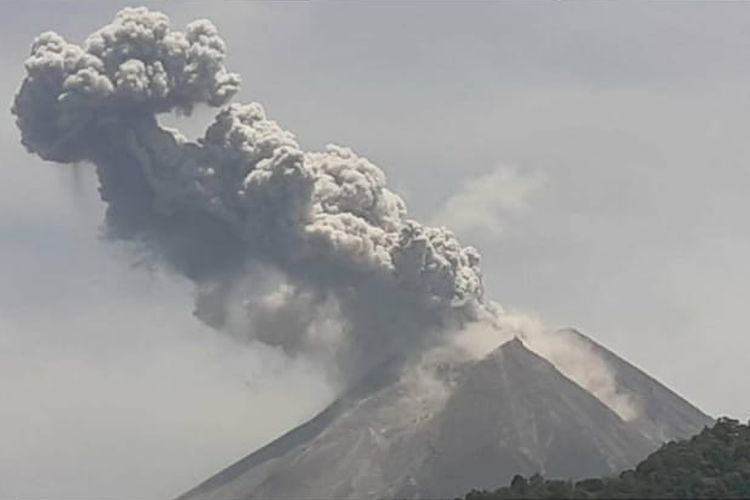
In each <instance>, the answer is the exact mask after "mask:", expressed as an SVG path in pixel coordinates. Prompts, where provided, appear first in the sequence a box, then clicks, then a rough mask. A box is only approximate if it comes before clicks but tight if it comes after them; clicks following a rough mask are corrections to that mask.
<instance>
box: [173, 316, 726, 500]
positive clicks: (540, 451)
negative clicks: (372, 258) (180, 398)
mask: <svg viewBox="0 0 750 500" xmlns="http://www.w3.org/2000/svg"><path fill="white" fill-rule="evenodd" d="M556 335H559V336H562V337H566V338H568V339H570V340H571V341H574V342H578V343H583V344H584V345H586V346H587V347H588V348H589V349H590V350H591V352H594V353H595V354H596V355H597V356H599V357H600V359H602V360H604V361H605V362H606V363H607V365H608V367H609V368H610V370H611V371H612V372H613V374H614V378H615V381H616V384H617V390H618V392H620V393H622V394H624V395H626V396H628V397H629V398H631V400H632V401H633V402H634V404H635V405H636V407H637V408H638V412H637V416H635V417H633V418H630V419H628V420H625V419H623V418H622V417H621V416H619V415H618V413H616V412H615V411H613V410H612V409H610V408H609V407H608V406H607V405H605V404H604V403H603V402H602V401H600V400H599V399H597V397H595V396H594V395H593V394H592V393H590V392H588V391H587V390H585V389H584V388H583V387H582V386H580V385H578V384H576V383H575V382H574V381H573V380H571V379H569V378H567V377H566V376H565V375H563V374H562V373H561V372H560V371H559V370H558V369H557V368H556V367H555V366H553V364H552V363H550V362H549V361H547V360H546V359H544V358H543V357H541V356H539V355H538V354H536V353H535V352H533V351H532V350H531V349H529V348H528V347H527V346H526V345H525V344H524V342H523V341H522V340H520V339H518V338H515V339H513V340H510V341H508V342H506V343H505V344H503V345H501V346H500V347H498V348H497V349H495V350H494V351H493V352H491V353H490V354H488V355H487V356H485V357H483V358H481V359H479V360H463V361H460V362H456V361H448V360H450V359H451V358H450V357H449V356H445V355H444V354H445V353H444V352H441V351H440V350H436V351H432V352H430V353H429V354H427V355H425V357H424V359H423V360H422V361H421V362H420V363H417V364H415V365H412V366H409V367H408V368H406V369H403V370H401V371H400V372H399V373H398V374H396V375H394V376H391V377H382V376H380V377H377V378H373V377H371V378H370V379H369V380H367V379H366V380H364V381H363V382H362V383H361V384H360V386H359V387H357V388H356V389H355V390H353V391H351V392H350V393H348V394H346V395H344V396H342V397H341V398H340V399H338V400H337V401H335V402H334V403H333V404H331V405H330V406H329V407H328V408H326V409H325V410H324V411H323V412H321V413H320V414H318V415H317V416H316V417H314V418H313V419H311V420H310V421H308V422H307V423H305V424H303V425H301V426H299V427H297V428H295V429H293V430H291V431H290V432H288V433H286V434H285V435H283V436H281V437H280V438H278V439H276V440H275V441H273V442H271V443H270V444H268V445H267V446H265V447H263V448H261V449H259V450H257V451H255V452H253V453H251V454H250V455H248V456H247V457H245V458H244V459H242V460H240V461H239V462H237V463H235V464H234V465H232V466H230V467H228V468H227V469H225V470H223V471H221V472H219V473H218V474H216V475H215V476H213V477H211V478H210V479H208V480H207V481H205V482H203V483H202V484H200V485H198V486H197V487H195V488H194V489H192V490H190V491H188V492H187V493H185V494H184V495H182V496H180V497H179V499H178V500H230V499H231V500H240V499H242V500H250V499H286V500H293V499H315V498H320V499H350V498H357V499H360V498H372V499H376V498H452V497H456V496H461V495H463V494H465V493H466V492H468V491H469V490H471V489H472V488H496V487H498V486H499V485H501V484H505V483H507V482H508V481H509V480H510V479H511V478H512V476H513V475H515V474H524V475H530V474H533V473H536V472H539V473H542V474H544V475H545V476H547V477H558V478H571V479H575V478H580V477H584V476H592V475H602V474H611V473H615V472H617V471H619V470H622V469H625V468H628V467H631V466H633V465H635V464H636V463H637V462H638V461H640V460H641V459H643V458H644V457H645V456H646V455H647V454H648V453H650V452H652V451H654V450H655V449H656V448H657V447H659V445H661V444H662V443H663V442H665V441H667V440H671V439H678V438H683V437H687V436H689V435H691V434H694V433H696V432H698V431H700V430H701V429H702V428H703V427H704V426H706V425H709V424H710V423H711V422H712V419H711V418H710V417H709V416H707V415H706V414H704V413H703V412H701V411H700V410H698V409H697V408H695V407H694V406H693V405H691V404H690V403H688V402H687V401H685V400H684V399H682V398H681V397H680V396H678V395H677V394H675V393H674V392H672V391H670V390H669V389H667V388H666V387H664V386H663V385H661V384H660V383H659V382H657V381H656V380H654V379H653V378H651V377H650V376H648V375H647V374H645V373H643V372H642V371H641V370H639V369H637V368H636V367H634V366H633V365H631V364H629V363H627V362H626V361H624V360H622V359H621V358H619V357H618V356H617V355H615V354H614V353H612V352H611V351H609V350H607V349H606V348H604V347H602V346H600V345H599V344H597V343H595V342H594V341H592V340H590V339H589V338H588V337H586V336H584V335H583V334H581V333H579V332H577V331H575V330H562V331H559V332H557V333H556ZM385 372H387V370H385Z"/></svg>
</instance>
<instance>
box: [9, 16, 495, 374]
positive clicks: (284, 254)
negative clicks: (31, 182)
mask: <svg viewBox="0 0 750 500" xmlns="http://www.w3.org/2000/svg"><path fill="white" fill-rule="evenodd" d="M225 53H226V47H225V44H224V42H223V41H222V39H221V38H219V36H218V33H217V30H216V28H215V27H214V26H213V25H212V24H211V23H210V22H209V21H206V20H201V21H195V22H192V23H190V24H189V25H188V26H187V27H186V29H185V30H184V32H181V31H174V30H172V29H171V28H170V25H169V19H168V18H167V17H166V16H165V15H164V14H161V13H158V12H152V11H149V10H147V9H145V8H127V9H124V10H122V11H121V12H119V13H118V14H117V15H116V17H115V19H114V21H113V22H112V24H110V25H107V26H105V27H103V28H101V29H100V30H98V31H96V32H95V33H93V34H92V35H90V36H89V37H88V38H87V39H86V41H85V42H84V43H83V44H82V45H81V46H78V45H75V44H72V43H69V42H67V41H65V40H64V39H63V38H62V37H61V36H59V35H58V34H56V33H52V32H48V33H44V34H42V35H41V36H39V37H38V38H37V39H36V40H35V41H34V44H33V46H32V50H31V56H30V57H29V59H28V60H27V62H26V70H27V76H26V78H25V79H24V80H23V83H22V84H21V87H20V89H19V90H18V93H17V95H16V96H15V101H14V104H13V110H12V111H13V113H14V114H15V116H16V119H17V124H18V127H19V129H20V130H21V133H22V141H23V144H24V145H25V146H26V148H27V149H28V150H29V151H31V152H33V153H36V154H38V155H39V156H40V157H42V158H44V159H46V160H51V161H55V162H60V163H75V162H79V161H86V162H90V163H92V164H94V165H95V166H96V171H97V174H98V177H99V181H100V184H101V187H100V192H101V197H102V199H103V200H104V201H105V202H106V203H107V206H108V208H107V214H106V224H105V227H106V229H107V234H108V236H109V237H111V238H113V239H124V240H132V241H136V242H138V243H139V244H140V245H141V246H142V248H144V249H145V250H146V251H147V252H148V253H149V254H150V255H151V256H152V257H153V259H154V261H155V262H160V263H164V264H166V265H168V266H169V267H170V268H172V269H174V270H176V271H178V272H179V273H181V274H183V275H185V276H187V277H188V278H190V279H191V280H193V281H194V282H195V283H196V285H197V286H198V294H197V303H196V314H197V315H198V316H199V317H200V318H201V319H203V320H204V321H206V322H207V323H209V324H211V325H213V326H216V327H217V328H222V329H227V330H230V331H234V332H235V333H237V334H238V335H244V336H247V337H248V338H251V339H254V340H261V341H263V342H266V343H268V344H272V345H278V346H281V347H282V348H284V349H285V350H286V351H287V352H288V353H291V354H294V353H298V352H306V353H308V352H316V353H326V354H325V356H332V357H333V358H335V359H336V360H337V362H338V365H340V367H341V369H342V370H344V371H349V370H352V369H354V367H355V366H361V365H362V364H363V363H364V364H365V365H366V364H369V363H372V362H378V361H379V360H378V357H379V356H380V355H382V356H383V357H385V356H386V355H387V356H392V355H393V354H394V353H403V352H407V351H408V350H409V349H412V348H414V347H415V346H419V345H422V344H423V343H424V342H427V341H428V339H430V338H433V337H435V335H433V334H434V333H435V332H440V331H442V330H444V329H445V327H446V326H451V327H456V325H461V324H463V323H465V322H466V321H471V320H474V319H476V318H478V317H479V316H481V315H483V314H484V311H487V310H489V309H491V307H490V306H487V305H485V302H484V300H483V289H482V279H481V273H480V269H479V254H478V253H477V251H476V250H474V249H473V248H471V247H463V246H461V245H460V243H459V242H458V241H457V240H456V238H455V237H454V235H453V234H452V233H451V232H450V231H448V230H446V229H444V228H436V227H427V226H424V225H422V224H420V223H418V222H416V221H414V220H411V219H409V218H408V215H407V211H406V207H405V205H404V202H403V201H402V199H401V198H400V197H399V196H397V195H396V194H394V193H393V192H391V191H390V190H389V189H388V188H387V186H386V178H385V175H384V173H383V171H382V170H381V169H379V168H378V167H377V166H375V165H373V164H372V163H371V162H369V161H368V160H367V159H365V158H362V157H360V156H358V155H357V154H355V153H354V152H353V151H352V150H351V149H348V148H345V147H339V146H334V145H331V146H328V147H327V148H325V150H324V151H322V152H305V151H302V150H301V149H300V146H299V144H298V143H297V141H296V139H295V137H294V135H293V134H292V133H290V132H289V131H286V130H284V129H283V128H282V127H281V126H280V125H279V124H277V123H276V122H275V121H273V120H270V119H269V118H267V117H266V114H265V112H264V110H263V108H262V107H261V106H260V105H259V104H256V103H252V104H227V103H228V102H229V100H230V99H231V98H232V96H233V95H234V94H235V93H236V92H237V91H238V89H239V84H240V77H239V76H238V75H236V74H234V73H231V72H230V71H228V70H227V69H226V68H225V66H224V58H225ZM201 104H203V105H208V106H216V107H221V109H220V110H219V111H218V113H217V114H216V116H215V118H214V120H213V123H211V125H210V126H209V127H208V129H207V130H206V132H205V134H204V136H203V137H202V138H200V139H198V140H197V141H189V140H187V139H186V138H185V137H183V136H182V135H181V134H180V133H179V132H177V131H175V130H171V129H167V128H164V127H161V126H160V125H159V123H158V121H157V115H158V114H160V113H167V112H178V113H184V114H189V113H190V111H191V110H192V109H193V107H194V106H196V105H201ZM268 269H273V272H269V271H268ZM334 325H335V326H334Z"/></svg>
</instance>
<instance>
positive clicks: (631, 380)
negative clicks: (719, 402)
mask: <svg viewBox="0 0 750 500" xmlns="http://www.w3.org/2000/svg"><path fill="white" fill-rule="evenodd" d="M557 334H558V335H565V336H567V337H569V338H570V340H571V341H572V342H579V343H581V344H583V345H585V346H588V348H589V349H590V350H591V352H592V353H593V354H595V355H597V356H600V357H601V358H602V359H603V360H604V362H605V363H606V364H607V366H608V367H609V368H610V370H611V371H612V373H614V376H615V382H616V385H617V390H618V391H619V392H621V393H623V394H626V395H628V396H629V397H630V399H631V400H632V402H633V403H634V405H635V407H636V408H637V410H638V414H637V417H636V418H635V419H634V420H632V423H633V424H634V425H636V426H637V427H638V429H639V430H640V431H641V432H642V433H644V434H645V435H646V436H648V437H649V438H651V439H652V440H654V441H657V442H660V443H661V442H666V441H671V440H675V439H682V438H685V437H688V436H691V435H693V434H695V433H696V432H698V431H700V430H701V429H703V427H705V426H707V425H712V424H713V419H712V418H711V417H709V416H708V415H706V414H705V413H703V412H702V411H700V410H699V409H698V408H696V407H695V406H693V405H692V404H690V403H689V402H688V401H686V400H685V399H683V398H682V397H680V396H679V395H677V394H676V393H675V392H673V391H672V390H670V389H669V388H667V387H665V386H664V385H662V384H660V383H659V382H658V381H656V380H655V379H654V378H652V377H651V376H649V375H647V374H646V373H644V372H643V371H641V370H639V369H638V368H636V367H635V366H633V365H632V364H630V363H628V362H627V361H625V360H624V359H622V358H620V357H619V356H617V355H615V354H614V353H613V352H612V351H609V350H608V349H606V348H605V347H603V346H601V345H600V344H598V343H596V342H594V341H593V340H591V339H590V338H589V337H587V336H585V335H583V334H582V333H580V332H578V331H577V330H573V329H565V330H560V331H558V332H557Z"/></svg>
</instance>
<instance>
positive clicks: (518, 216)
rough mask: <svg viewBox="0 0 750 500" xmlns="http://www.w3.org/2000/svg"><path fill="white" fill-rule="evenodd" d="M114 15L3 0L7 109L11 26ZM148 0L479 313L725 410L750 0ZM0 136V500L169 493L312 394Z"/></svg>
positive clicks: (746, 371)
mask: <svg viewBox="0 0 750 500" xmlns="http://www.w3.org/2000/svg"><path fill="white" fill-rule="evenodd" d="M125 5H126V4H120V3H116V2H104V1H102V2H65V1H59V0H56V1H50V2H41V1H26V2H17V3H13V4H12V5H11V4H8V6H7V8H6V13H5V14H6V15H5V16H4V17H3V20H2V21H0V23H2V32H3V44H2V46H0V51H2V57H3V61H4V63H5V64H4V71H3V74H2V76H0V91H1V92H2V95H4V96H5V102H6V103H7V105H6V110H8V109H9V107H10V101H11V99H12V95H13V93H14V91H15V89H16V88H17V86H18V84H19V82H20V81H21V78H22V77H23V73H24V70H23V61H24V59H25V58H26V56H27V54H28V50H29V46H30V44H31V41H32V40H33V38H34V36H36V35H37V34H39V33H40V32H42V31H45V30H49V29H54V30H55V31H58V32H59V33H61V34H62V35H63V36H65V37H66V38H67V39H69V40H71V41H76V42H81V41H82V40H83V39H84V37H85V36H86V35H87V34H89V33H90V32H91V31H93V30H94V29H96V28H98V27H99V26H101V25H102V24H104V23H106V22H108V21H109V20H110V19H111V18H112V16H113V15H114V13H115V12H116V11H117V10H118V9H119V8H121V7H123V6H125ZM147 5H149V6H151V7H156V8H159V9H161V10H163V11H165V12H166V13H167V14H169V16H170V17H171V18H172V22H173V25H174V26H183V25H184V24H185V23H186V22H187V21H189V20H192V19H194V18H196V17H208V18H210V19H212V20H213V21H214V22H215V23H216V24H217V25H218V26H219V29H220V32H221V33H222V36H223V37H224V39H225V40H226V42H227V44H228V46H229V61H228V66H229V67H230V69H232V70H233V71H237V72H239V73H240V74H241V75H242V76H243V80H244V81H243V88H242V90H241V92H240V94H239V95H238V96H237V98H236V99H235V100H237V101H241V102H242V101H250V100H257V101H259V102H261V103H262V104H263V105H264V106H265V108H266V111H267V113H268V114H269V115H270V117H272V118H275V119H277V120H278V121H279V122H281V123H282V125H283V126H285V127H286V128H288V129H290V130H292V131H294V132H295V133H296V134H297V137H298V139H299V140H300V143H301V144H302V145H303V146H304V147H305V148H306V149H319V148H322V147H323V146H324V145H325V144H327V143H329V142H335V143H338V144H342V145H348V146H351V147H352V148H354V149H355V151H357V152H359V153H361V154H363V155H365V156H367V157H368V158H370V159H371V160H372V161H374V162H375V163H377V164H379V165H380V166H382V167H383V168H384V169H385V171H386V172H387V174H388V175H389V178H390V180H391V183H392V185H393V186H395V188H396V190H397V191H399V192H400V193H401V194H402V195H403V196H404V197H405V198H406V199H407V201H408V203H409V206H410V210H411V213H412V215H413V216H415V217H417V218H419V219H421V220H425V221H429V222H432V223H437V224H447V225H450V226H452V227H454V228H455V230H456V232H457V233H458V234H459V235H460V236H461V238H462V239H463V240H464V241H465V242H468V243H471V244H474V245H476V246H477V247H479V249H480V250H481V251H482V254H483V267H484V271H485V280H486V284H487V288H488V290H489V295H490V296H491V297H493V298H495V299H497V300H498V301H499V302H501V303H502V304H503V305H504V306H506V307H507V308H517V309H520V310H523V311H527V312H531V313H534V314H537V315H538V316H540V317H541V318H542V319H543V320H544V321H545V322H546V323H547V324H549V325H552V326H574V327H576V328H579V329H580V330H582V331H583V332H584V333H586V334H588V335H590V336H591V337H593V338H594V339H596V340H598V341H599V342H601V343H603V344H604V345H606V346H608V347H610V348H612V349H613V350H614V351H615V352H617V353H618V354H620V355H621V356H622V357H624V358H625V359H628V360H629V361H631V362H633V363H634V364H636V365H637V366H639V367H641V368H643V369H644V370H645V371H647V372H648V373H650V374H652V375H653V376H655V377H656V378H657V379H659V380H660V381H662V382H663V383H665V384H666V385H668V386H669V387H671V388H673V389H675V390H676V391H677V392H678V393H680V394H682V395H683V396H685V397H686V398H687V399H689V400H690V401H692V402H693V403H695V404H696V405H698V406H699V407H700V408H702V409H703V410H704V411H706V412H708V413H710V414H712V415H724V414H728V415H732V416H737V417H740V418H742V419H747V418H748V417H749V416H750V399H748V398H747V397H746V395H747V394H748V392H750V376H749V375H750V335H749V332H748V320H747V318H746V314H747V310H748V305H749V302H750V227H748V222H747V214H748V213H750V196H748V193H750V189H749V188H748V186H749V185H750V141H748V139H747V136H748V133H749V132H750V85H749V84H750V4H747V3H745V4H742V3H722V4H717V3H711V4H709V3H678V2H662V3H649V4H646V3H635V2H629V3H627V4H622V3H621V4H614V3H595V4H594V3H552V2H549V3H543V2H537V3H524V4H521V3H512V2H503V3H469V4H466V3H458V2H456V3H448V2H439V3H437V2H436V3H433V4H426V3H423V2H413V3H411V4H405V5H399V4H396V3H388V4H377V5H376V4H374V3H373V4H368V3H363V2H357V3H352V4H344V3H338V2H336V3H279V4H274V5H271V4H261V3H250V2H208V1H206V2H190V3H180V4H177V3H171V4H166V3H147ZM210 116H211V114H210V112H206V111H199V112H198V113H196V115H195V116H194V117H191V118H190V119H184V118H183V119H180V120H175V119H165V121H169V122H170V123H173V124H177V125H178V126H179V127H180V128H182V129H183V130H185V131H187V132H188V133H189V135H190V134H192V135H195V134H198V133H199V132H200V131H201V130H202V129H203V128H204V127H205V124H206V122H207V121H208V120H209V119H210ZM0 141H1V142H0V148H2V153H3V160H4V161H3V165H2V167H0V276H1V277H2V280H1V281H0V394H2V396H3V401H2V404H1V405H0V443H2V445H1V446H0V499H6V498H8V499H10V498H50V497H54V498H61V499H67V498H70V499H73V498H75V499H77V500H80V499H94V498H96V499H151V498H154V499H155V498H165V497H169V496H173V495H175V494H177V493H179V492H180V491H182V490H184V489H187V488H189V487H191V486H193V485H194V484H195V483H196V482H198V481H199V480H201V479H203V478H205V477H207V476H208V475H210V474H212V473H213V472H215V471H216V470H218V469H220V468H222V467H223V466H225V465H227V464H229V463H230V462H231V461H233V460H234V459H237V458H239V457H241V456H243V455H245V454H246V453H248V452H249V451H251V450H252V449H254V448H255V447H257V446H259V445H261V444H263V443H265V442H267V441H268V440H270V439H272V438H274V437H275V436H277V435H278V434H279V433H281V432H283V431H284V430H286V429H288V428H289V427H290V426H292V425H295V424H297V423H300V422H301V421H303V420H305V419H306V418H309V417H310V416H311V415H313V414H314V413H315V412H316V411H317V410H318V409H320V407H321V406H322V405H324V404H325V403H326V401H328V400H329V399H330V398H331V397H332V395H331V393H330V390H329V389H327V387H326V385H325V384H324V382H323V380H322V379H321V378H320V377H316V376H315V375H314V373H312V372H311V370H310V368H309V367H307V366H304V365H303V364H302V363H297V364H294V365H292V366H289V364H288V363H285V362H284V361H283V360H281V359H280V358H279V357H278V356H277V355H276V354H275V353H274V352H272V351H268V350H265V351H259V350H254V349H247V348H238V346H236V345H233V344H232V343H231V341H229V340H227V339H224V338H222V337H221V336H219V335H217V334H215V333H214V332H212V331H210V330H208V329H207V328H205V327H203V326H202V325H201V324H199V323H198V322H197V321H196V320H194V319H193V317H192V315H191V309H192V297H191V290H190V287H189V286H188V284H187V283H185V282H183V281H181V280H180V279H179V278H177V277H175V276H171V275H168V274H164V273H160V272H156V271H153V270H149V269H145V268H144V267H143V266H140V267H139V266H137V265H135V264H137V258H136V257H134V255H133V253H132V252H130V251H129V250H128V248H126V247H124V246H122V245H113V244H111V243H107V242H104V241H101V240H100V239H99V226H100V224H101V221H102V216H103V205H102V204H101V203H100V202H99V201H98V194H97V192H96V181H95V179H94V178H93V175H92V174H93V172H92V169H91V168H90V167H89V166H86V165H81V166H80V167H77V168H75V169H70V168H69V167H63V166H58V165H52V164H45V163H44V162H43V161H42V160H40V159H39V158H38V157H36V156H32V155H29V154H27V153H26V152H25V151H24V150H23V147H22V146H21V145H20V143H19V133H18V131H17V129H16V128H15V125H14V124H13V119H12V117H11V115H10V113H9V112H6V113H5V114H4V115H0Z"/></svg>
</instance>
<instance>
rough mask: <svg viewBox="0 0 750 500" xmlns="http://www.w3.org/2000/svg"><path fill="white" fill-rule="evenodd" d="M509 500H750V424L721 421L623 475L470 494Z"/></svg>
mask: <svg viewBox="0 0 750 500" xmlns="http://www.w3.org/2000/svg"><path fill="white" fill-rule="evenodd" d="M507 498H750V423H749V424H748V425H743V424H741V423H740V422H739V421H738V420H733V419H730V418H720V419H719V420H718V421H717V422H716V423H715V424H714V426H713V427H710V428H709V427H706V428H704V429H703V431H701V432H700V433H699V434H697V435H695V436H693V437H692V438H690V439H687V440H683V441H673V442H669V443H666V444H664V445H663V446H662V447H661V448H659V450H657V451H655V452H654V453H652V454H651V455H649V456H648V457H647V458H646V459H645V460H643V461H642V462H641V463H639V464H638V465H637V466H636V467H635V468H634V469H629V470H626V471H624V472H622V473H621V474H620V475H619V476H614V477H602V478H590V479H583V480H580V481H575V482H574V481H564V480H546V479H544V478H543V477H542V476H540V475H538V474H535V475H534V476H532V477H530V478H525V477H523V476H520V475H517V476H515V477H514V478H513V480H512V481H511V483H510V484H509V485H508V486H504V487H502V488H499V489H497V490H495V491H484V490H481V491H480V490H472V491H471V492H469V493H468V494H467V495H466V496H465V500H500V499H507Z"/></svg>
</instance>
